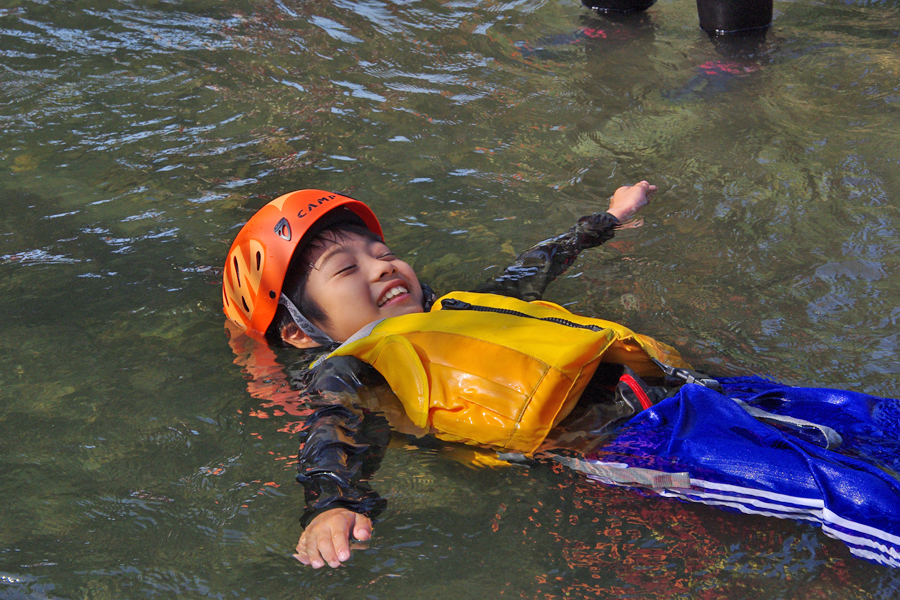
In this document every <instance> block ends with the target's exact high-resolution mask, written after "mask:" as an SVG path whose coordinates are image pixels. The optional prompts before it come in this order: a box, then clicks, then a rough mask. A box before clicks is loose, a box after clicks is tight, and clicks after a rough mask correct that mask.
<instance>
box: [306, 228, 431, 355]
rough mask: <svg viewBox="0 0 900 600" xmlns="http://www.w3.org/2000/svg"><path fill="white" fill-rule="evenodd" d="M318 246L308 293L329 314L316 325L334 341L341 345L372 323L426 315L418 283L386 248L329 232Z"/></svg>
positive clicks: (413, 273)
mask: <svg viewBox="0 0 900 600" xmlns="http://www.w3.org/2000/svg"><path fill="white" fill-rule="evenodd" d="M319 241H320V242H321V243H320V245H319V247H318V248H317V249H316V251H315V252H314V253H312V254H311V255H310V256H309V259H310V261H309V262H310V265H311V266H312V267H313V268H312V270H311V271H310V274H309V277H308V279H307V280H306V285H305V292H304V293H305V294H306V295H307V296H308V298H309V300H311V301H312V302H313V303H315V304H316V305H318V306H319V307H320V308H321V309H322V311H323V312H324V313H325V316H326V318H325V319H324V320H322V321H321V322H318V321H317V322H316V325H317V326H318V327H319V328H320V329H322V331H324V332H325V333H327V334H328V335H329V336H330V337H331V339H333V340H335V341H338V342H343V341H346V340H347V338H349V337H350V336H352V335H353V334H354V333H356V332H357V331H359V330H360V329H362V328H363V327H365V326H366V325H368V324H369V323H372V322H374V321H378V320H380V319H384V318H386V317H396V316H398V315H405V314H410V313H418V312H423V308H422V287H421V286H420V285H419V279H418V277H416V274H415V272H414V271H413V270H412V267H410V266H409V265H408V264H406V263H405V262H403V261H402V260H400V259H398V258H397V257H396V256H395V255H394V253H393V252H391V250H390V249H389V248H388V247H387V246H386V245H385V244H384V243H383V242H380V241H377V240H372V239H368V238H365V237H363V236H361V235H359V234H356V233H347V234H345V235H341V236H339V237H338V236H335V235H333V234H329V232H325V233H324V234H323V235H322V236H321V237H320V238H319Z"/></svg>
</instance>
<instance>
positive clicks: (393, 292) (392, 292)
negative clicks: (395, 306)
mask: <svg viewBox="0 0 900 600" xmlns="http://www.w3.org/2000/svg"><path fill="white" fill-rule="evenodd" d="M408 293H409V290H407V289H406V288H405V287H403V286H402V285H395V286H394V287H392V288H391V289H389V290H388V291H387V292H386V293H385V294H384V296H382V297H381V300H379V302H378V306H379V307H382V306H384V305H385V304H387V303H388V302H390V301H391V300H392V299H393V298H396V297H397V296H399V295H400V294H408Z"/></svg>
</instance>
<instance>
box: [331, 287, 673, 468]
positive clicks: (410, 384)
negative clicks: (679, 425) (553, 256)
mask: <svg viewBox="0 0 900 600" xmlns="http://www.w3.org/2000/svg"><path fill="white" fill-rule="evenodd" d="M442 303H444V305H443V306H442ZM454 306H455V307H456V308H461V309H462V310H448V308H450V307H454ZM473 307H474V308H473ZM330 356H355V357H357V358H359V359H361V360H363V361H365V362H367V363H368V364H370V365H372V366H373V367H374V368H375V369H376V370H377V371H378V372H379V373H381V375H382V376H384V378H385V379H386V380H387V382H388V384H389V385H390V386H391V389H392V390H393V391H394V393H395V394H396V395H397V396H398V397H399V398H400V401H401V402H402V403H403V406H404V408H405V410H406V413H407V414H408V415H409V417H410V419H411V420H412V422H413V423H414V424H415V425H416V426H417V427H421V428H423V429H426V430H431V431H433V432H434V433H435V435H436V436H437V437H439V438H441V439H444V440H449V441H456V442H466V443H474V444H485V445H489V446H492V447H495V448H504V449H508V450H514V451H518V452H523V453H526V454H530V453H533V452H534V451H535V450H537V448H538V447H539V446H540V444H541V442H542V441H543V440H544V438H545V437H546V436H547V434H548V432H549V431H550V429H551V428H552V427H553V426H554V425H556V424H557V423H559V422H560V421H561V420H562V419H563V418H565V417H566V415H568V414H569V412H570V411H571V410H572V408H573V407H574V406H575V403H576V402H577V401H578V398H579V397H580V396H581V393H582V392H583V391H584V388H585V386H587V384H588V382H589V381H590V379H591V376H592V375H593V374H594V371H595V370H596V369H597V365H598V364H599V363H600V362H601V361H603V362H614V363H620V364H625V365H628V366H629V367H631V368H632V369H633V370H634V371H635V372H636V373H637V374H638V375H641V376H650V377H654V376H661V375H662V371H661V370H660V369H659V367H658V366H657V365H656V364H655V363H653V362H652V361H651V358H655V359H657V360H659V361H661V362H663V363H665V364H668V365H671V366H675V367H684V368H690V366H689V365H688V364H687V363H685V362H684V360H683V359H682V358H681V356H680V355H679V354H678V351H677V350H675V349H674V348H672V347H670V346H667V345H666V344H662V343H660V342H657V341H656V340H653V339H652V338H649V337H647V336H643V335H640V334H637V333H634V332H632V331H631V330H629V329H627V328H625V327H623V326H622V325H618V324H616V323H612V322H610V321H604V320H601V319H594V318H591V317H583V316H580V315H576V314H573V313H571V312H569V311H567V310H566V309H564V308H563V307H561V306H559V305H557V304H553V303H551V302H543V301H537V302H525V301H522V300H516V299H514V298H508V297H505V296H497V295H493V294H476V293H469V292H453V293H451V294H448V295H446V296H444V297H443V298H441V299H440V300H438V301H437V302H435V304H434V307H433V308H432V310H431V312H427V313H418V314H410V315H403V316H399V317H392V318H389V319H385V320H383V321H380V322H378V323H377V324H375V325H374V328H372V330H371V332H369V333H368V335H365V337H362V338H361V339H357V340H355V341H348V342H347V343H345V344H344V345H342V346H341V347H339V348H338V349H337V350H335V351H334V352H333V353H332V354H331V355H330Z"/></svg>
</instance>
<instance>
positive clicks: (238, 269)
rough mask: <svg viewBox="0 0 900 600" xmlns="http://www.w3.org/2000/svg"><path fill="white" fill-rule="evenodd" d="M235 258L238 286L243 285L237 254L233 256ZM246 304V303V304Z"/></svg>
mask: <svg viewBox="0 0 900 600" xmlns="http://www.w3.org/2000/svg"><path fill="white" fill-rule="evenodd" d="M233 260H234V274H235V275H236V276H237V280H238V287H241V269H240V267H238V261H237V256H235V257H234V258H233ZM244 306H246V304H245V305H244Z"/></svg>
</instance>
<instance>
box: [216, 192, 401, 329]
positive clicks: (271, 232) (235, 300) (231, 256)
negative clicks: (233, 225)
mask: <svg viewBox="0 0 900 600" xmlns="http://www.w3.org/2000/svg"><path fill="white" fill-rule="evenodd" d="M340 207H343V208H344V209H347V210H349V211H351V212H352V213H353V215H355V216H356V217H359V218H360V219H361V220H362V222H363V223H364V224H365V226H366V228H367V229H369V230H370V231H371V232H372V233H375V234H377V235H378V236H379V237H381V238H382V239H383V238H384V234H383V233H382V231H381V225H380V224H379V223H378V219H377V218H376V217H375V213H373V212H372V210H371V209H370V208H369V207H368V206H366V205H365V204H363V203H362V202H359V201H358V200H354V199H353V198H348V197H347V196H341V195H340V194H334V193H331V192H323V191H322V190H300V191H297V192H291V193H289V194H285V195H284V196H281V197H279V198H276V199H275V200H272V201H271V202H269V203H268V204H266V205H265V206H263V207H262V208H261V209H259V211H258V212H257V213H256V214H254V215H253V216H252V217H250V220H249V221H247V223H246V224H245V225H244V226H243V227H242V228H241V231H240V233H238V235H237V237H236V238H235V240H234V242H233V243H232V244H231V249H230V250H229V251H228V258H227V259H226V261H225V270H224V272H223V275H222V276H223V284H222V303H223V305H224V308H225V316H227V317H228V319H229V320H230V321H232V322H233V323H234V324H235V325H237V326H238V327H239V328H241V329H242V330H243V331H244V332H245V333H247V334H248V335H250V336H251V337H254V338H256V339H259V340H265V333H266V329H268V328H269V325H270V324H271V323H272V319H274V318H275V311H276V310H277V309H278V304H279V298H280V296H281V287H282V285H283V284H284V278H285V275H286V274H287V270H288V266H289V265H290V262H291V257H292V256H293V255H294V252H295V251H296V250H297V248H300V247H302V246H303V245H305V244H306V243H307V242H309V240H310V239H311V236H307V235H306V234H307V233H308V232H310V229H311V228H312V227H313V225H315V224H316V223H321V222H322V217H324V216H325V215H329V214H330V215H331V217H332V218H334V216H335V215H334V214H333V211H334V210H335V209H336V208H340ZM338 220H340V219H338ZM315 233H316V232H313V234H315ZM290 308H293V306H291V307H290ZM293 312H295V311H291V313H292V314H293ZM295 318H296V317H295Z"/></svg>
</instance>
